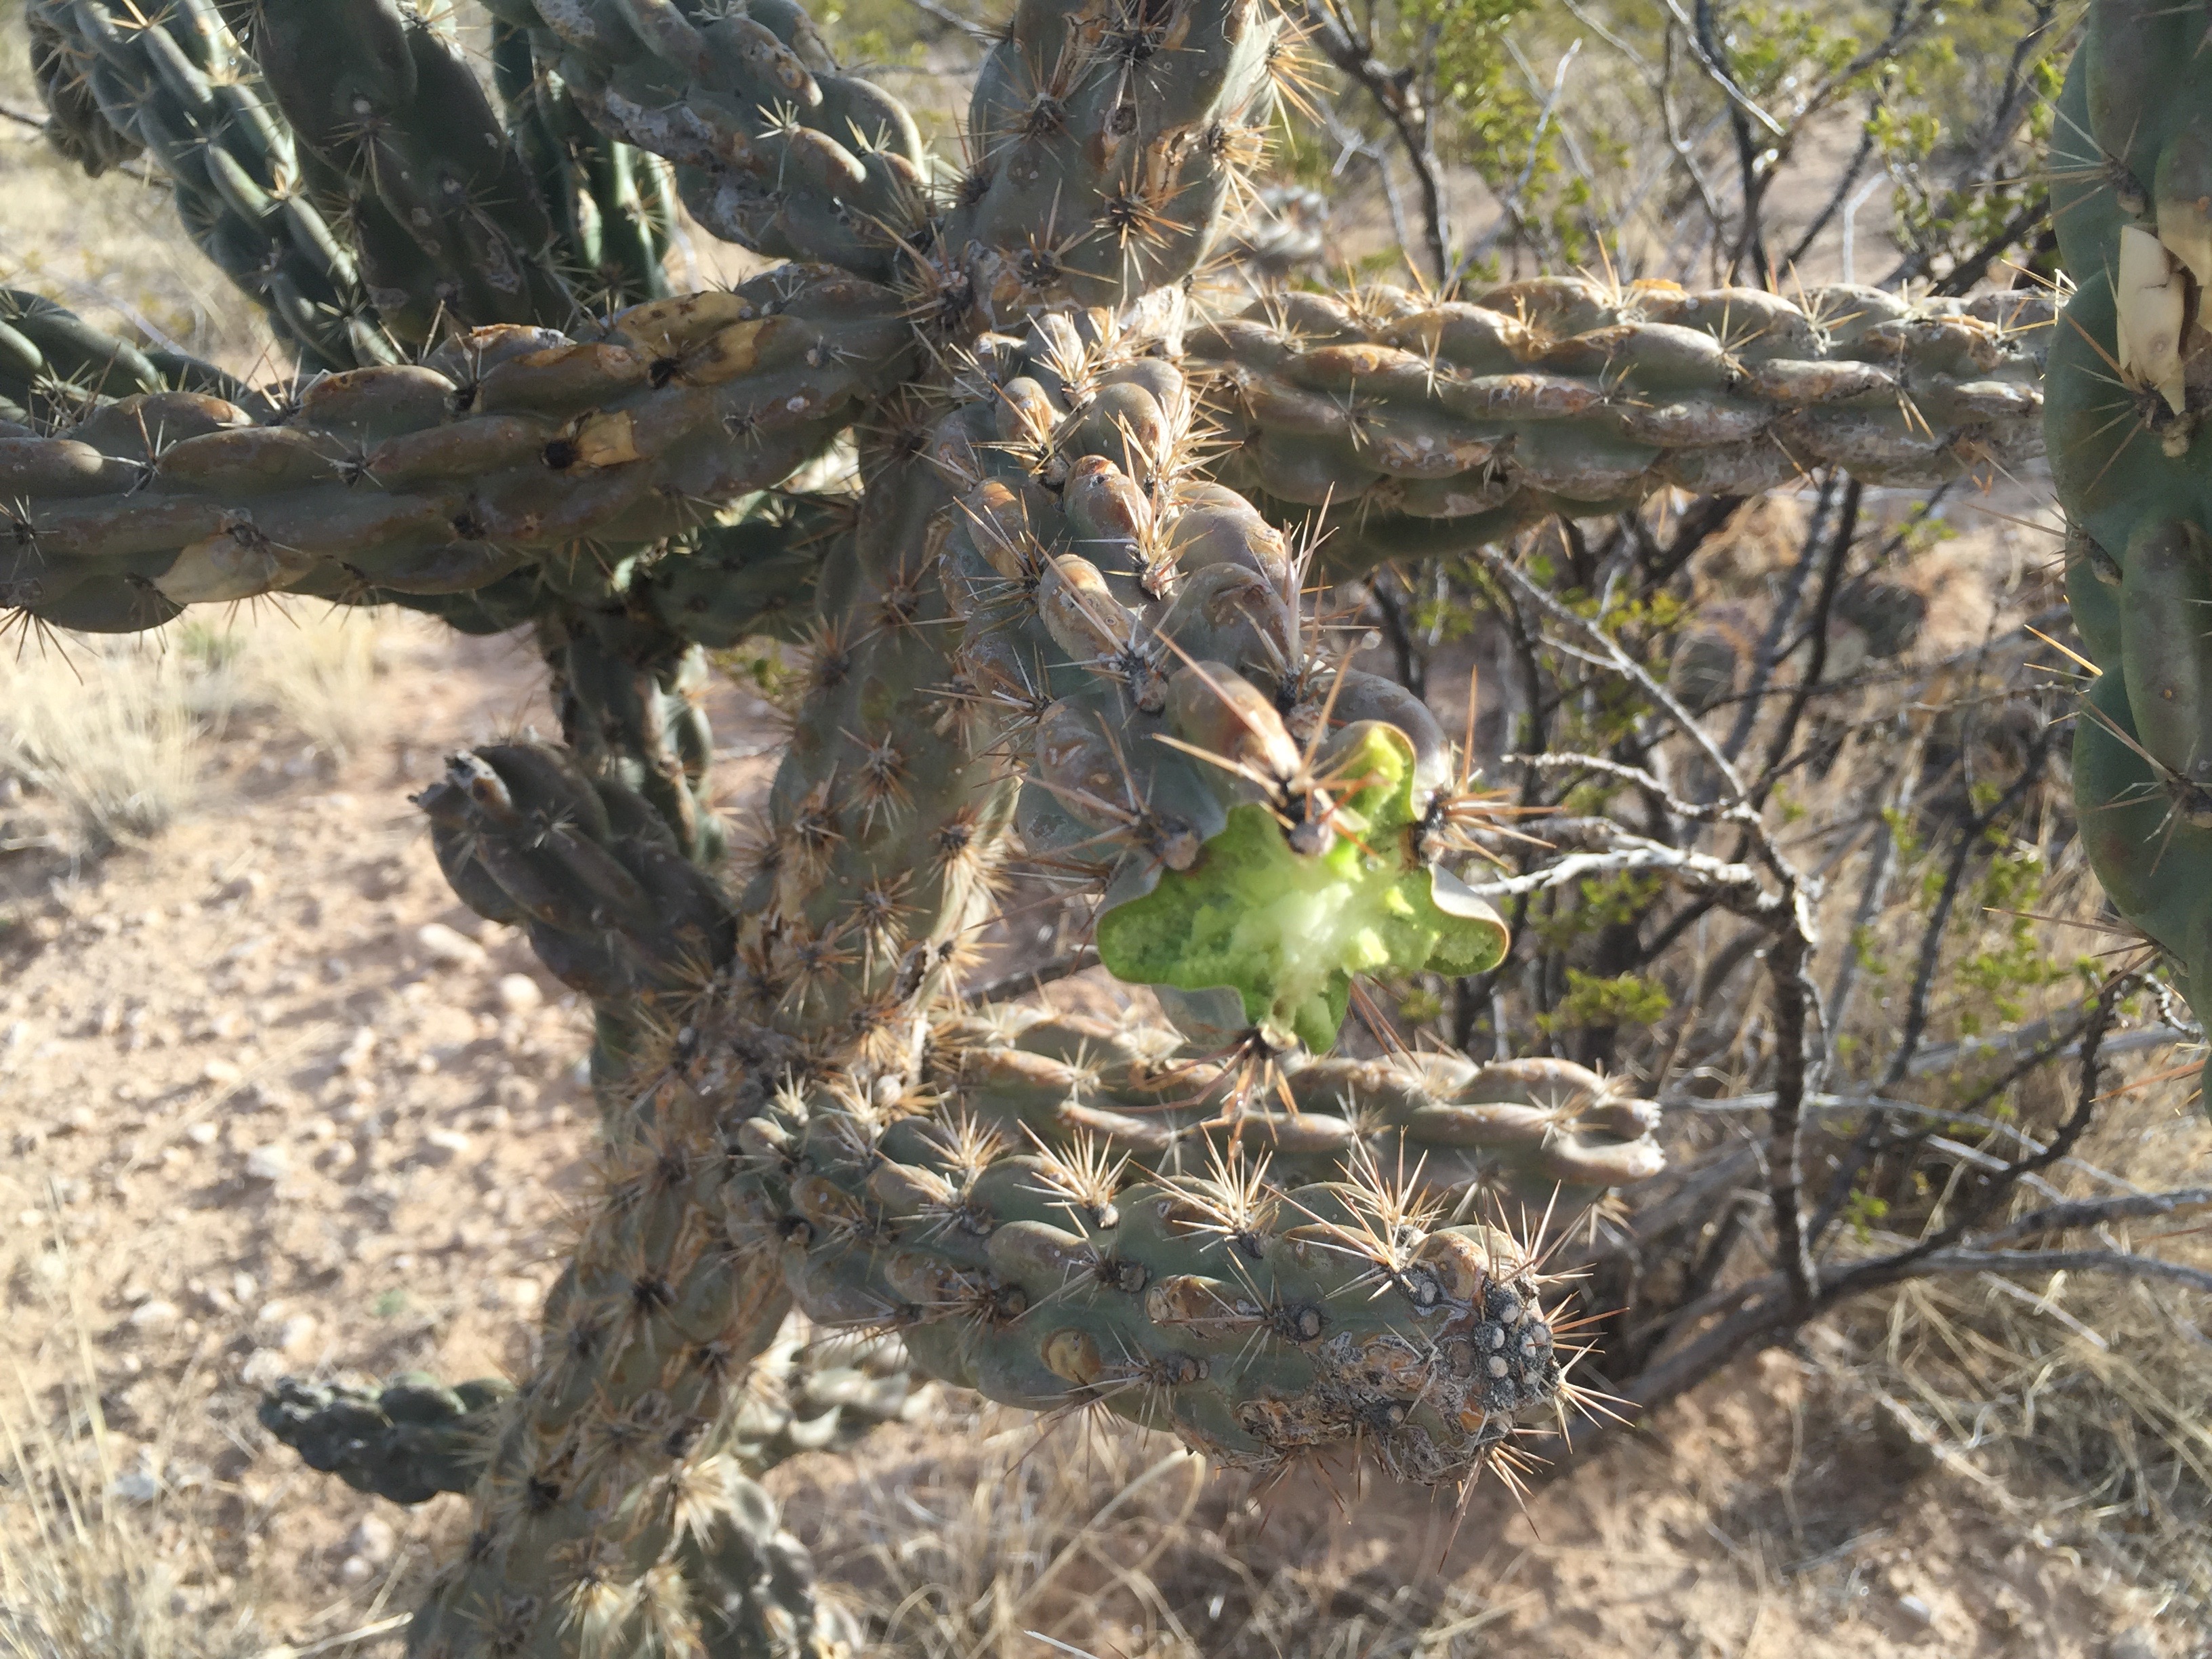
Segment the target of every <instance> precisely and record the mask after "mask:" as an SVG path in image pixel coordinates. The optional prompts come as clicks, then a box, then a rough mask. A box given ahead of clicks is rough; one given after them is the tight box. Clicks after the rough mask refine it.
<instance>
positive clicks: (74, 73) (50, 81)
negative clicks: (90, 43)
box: [24, 4, 141, 179]
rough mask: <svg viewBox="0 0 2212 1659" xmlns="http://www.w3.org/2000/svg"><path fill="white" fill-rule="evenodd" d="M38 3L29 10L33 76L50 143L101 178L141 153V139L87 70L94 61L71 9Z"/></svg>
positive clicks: (90, 172) (27, 24) (26, 21)
mask: <svg viewBox="0 0 2212 1659" xmlns="http://www.w3.org/2000/svg"><path fill="white" fill-rule="evenodd" d="M55 10H56V8H52V7H50V6H47V5H44V4H37V5H33V6H31V7H29V8H27V9H26V11H25V13H24V22H25V24H26V26H27V28H28V30H29V33H30V38H31V39H30V45H31V79H32V81H33V83H34V84H35V85H36V86H37V87H38V89H39V101H40V103H42V104H44V105H45V106H46V142H47V143H50V144H52V146H53V147H54V148H55V149H57V150H58V151H60V152H61V154H62V155H64V156H66V157H67V158H68V159H69V160H70V161H74V162H76V164H77V165H78V166H79V167H82V168H83V169H84V170H85V172H86V173H88V174H90V175H91V176H92V177H93V178H94V179H97V178H99V177H100V174H102V173H109V172H112V171H113V170H114V169H115V168H117V167H121V166H123V165H124V164H125V162H127V161H131V159H133V158H134V157H135V156H137V155H139V154H140V151H141V146H140V144H139V143H138V141H137V139H135V138H133V137H131V135H130V134H129V133H127V132H125V131H121V130H120V129H119V128H118V127H117V126H116V125H115V124H114V123H113V122H112V121H110V120H109V119H108V118H107V116H106V112H104V111H103V110H102V109H101V108H100V99H99V96H98V94H95V93H94V91H93V89H92V79H91V77H90V76H88V74H87V73H86V70H87V68H88V62H89V60H88V58H86V57H85V56H84V54H83V53H82V52H80V51H78V50H77V49H76V46H75V44H74V43H73V42H72V40H70V31H69V28H68V27H67V25H68V24H69V22H70V21H71V20H70V19H69V18H68V17H67V16H66V15H65V14H66V12H67V8H60V9H59V10H60V11H61V12H62V13H63V14H64V15H60V16H55V15H50V14H51V13H52V12H54V11H55Z"/></svg>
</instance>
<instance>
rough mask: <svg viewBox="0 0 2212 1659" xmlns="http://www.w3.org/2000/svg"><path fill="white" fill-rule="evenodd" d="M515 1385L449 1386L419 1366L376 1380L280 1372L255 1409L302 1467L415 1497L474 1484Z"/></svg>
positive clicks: (491, 1381) (361, 1487) (490, 1380)
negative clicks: (366, 1382)
mask: <svg viewBox="0 0 2212 1659" xmlns="http://www.w3.org/2000/svg"><path fill="white" fill-rule="evenodd" d="M513 1392H514V1387H513V1384H512V1383H508V1382H507V1381H505V1380H504V1379H503V1378H500V1377H479V1378H477V1379H476V1380H475V1381H473V1382H468V1383H455V1384H454V1385H453V1387H452V1388H450V1389H448V1388H444V1387H442V1386H441V1385H440V1384H439V1383H438V1382H437V1380H436V1379H435V1377H431V1376H426V1375H424V1374H422V1373H421V1372H419V1371H418V1372H410V1373H409V1374H407V1375H405V1376H398V1377H394V1378H393V1379H392V1382H390V1383H387V1384H386V1386H385V1387H383V1388H382V1389H350V1388H342V1387H330V1386H310V1385H308V1384H306V1383H298V1382H295V1381H294V1380H293V1379H292V1378H290V1377H286V1378H285V1379H284V1380H283V1382H282V1383H279V1384H278V1385H277V1387H276V1390H275V1391H274V1392H273V1393H270V1394H268V1395H264V1396H263V1397H262V1401H261V1405H260V1407H259V1411H258V1416H259V1417H260V1419H261V1426H262V1427H263V1428H264V1429H267V1430H268V1431H269V1432H270V1433H271V1434H273V1435H274V1436H276V1438H277V1439H279V1440H281V1441H283V1443H285V1444H286V1445H288V1446H289V1447H291V1448H292V1449H293V1450H294V1451H296V1452H297V1453H299V1454H300V1459H301V1462H304V1463H305V1464H307V1467H308V1468H311V1469H315V1470H318V1471H319V1472H320V1473H322V1474H335V1475H337V1477H338V1478H339V1479H340V1480H343V1481H344V1482H345V1483H346V1485H348V1486H351V1487H352V1488H354V1490H355V1491H356V1492H372V1493H374V1495H375V1496H377V1497H379V1498H388V1499H390V1500H391V1501H392V1503H395V1504H422V1503H427V1502H428V1501H429V1500H430V1499H431V1498H435V1497H436V1496H437V1495H438V1494H439V1493H440V1492H466V1491H468V1490H469V1489H470V1488H471V1486H475V1485H476V1483H477V1478H478V1477H479V1476H480V1475H482V1474H483V1466H484V1462H485V1460H486V1458H487V1457H488V1456H489V1454H490V1449H491V1440H492V1437H493V1436H494V1434H495V1427H494V1425H495V1424H496V1423H497V1421H498V1416H499V1407H500V1405H501V1402H502V1401H505V1400H506V1399H507V1398H508V1397H509V1396H510V1395H513Z"/></svg>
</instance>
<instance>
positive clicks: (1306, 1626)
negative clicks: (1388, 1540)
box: [806, 1407, 1501, 1659]
mask: <svg viewBox="0 0 2212 1659" xmlns="http://www.w3.org/2000/svg"><path fill="white" fill-rule="evenodd" d="M946 1426H947V1427H949V1428H950V1429H951V1432H942V1431H940V1432H939V1433H938V1434H936V1435H933V1437H932V1438H931V1439H930V1440H929V1441H928V1442H927V1446H926V1450H925V1453H924V1455H922V1456H920V1457H916V1458H911V1459H905V1460H896V1461H890V1462H885V1461H882V1460H879V1459H877V1458H869V1459H868V1460H867V1461H866V1463H865V1464H864V1467H863V1468H861V1470H860V1472H859V1474H858V1475H857V1476H856V1478H855V1479H854V1483H853V1486H852V1487H851V1488H850V1489H848V1490H847V1491H843V1492H837V1493H836V1495H835V1496H834V1497H832V1498H829V1499H828V1500H827V1501H825V1502H823V1504H821V1509H822V1511H823V1514H824V1516H826V1517H827V1519H826V1522H825V1524H826V1525H827V1527H828V1528H829V1530H828V1532H827V1534H825V1535H824V1536H823V1537H822V1538H821V1539H819V1540H818V1541H817V1543H816V1549H817V1564H818V1565H820V1567H821V1568H822V1570H823V1573H824V1575H825V1577H832V1578H834V1579H836V1581H838V1583H839V1585H840V1586H841V1588H842V1589H843V1591H844V1592H845V1593H847V1594H849V1595H854V1596H857V1598H858V1600H859V1602H860V1611H861V1612H862V1613H864V1614H865V1615H866V1617H867V1619H868V1620H869V1622H870V1625H871V1626H872V1628H873V1629H874V1630H875V1631H877V1632H879V1636H878V1644H877V1649H876V1650H877V1652H878V1653H879V1654H880V1655H882V1656H884V1659H889V1656H893V1655H896V1656H901V1659H1039V1656H1041V1655H1044V1654H1068V1655H1075V1656H1087V1659H1103V1656H1107V1655H1113V1656H1116V1659H1201V1656H1205V1659H1247V1656H1249V1659H1261V1656H1267V1659H1401V1656H1404V1659H1413V1656H1420V1659H1443V1656H1448V1655H1462V1654H1466V1655H1472V1654H1474V1653H1478V1652H1480V1651H1482V1649H1481V1648H1480V1646H1479V1645H1476V1644H1474V1638H1475V1637H1476V1635H1477V1633H1478V1632H1480V1631H1482V1630H1483V1629H1485V1628H1486V1626H1490V1625H1491V1624H1492V1623H1493V1622H1495V1621H1496V1620H1497V1619H1498V1617H1500V1616H1501V1610H1500V1609H1498V1608H1496V1607H1492V1606H1491V1605H1490V1604H1489V1602H1488V1601H1486V1598H1485V1597H1484V1596H1483V1595H1481V1594H1480V1592H1479V1590H1477V1589H1475V1588H1474V1587H1473V1586H1471V1585H1469V1584H1468V1583H1459V1584H1455V1585H1451V1586H1449V1587H1447V1586H1441V1585H1437V1584H1433V1583H1429V1584H1425V1583H1422V1582H1420V1581H1421V1579H1422V1575H1421V1574H1420V1573H1419V1571H1411V1570H1408V1571H1400V1572H1396V1573H1384V1574H1381V1575H1377V1574H1376V1573H1374V1572H1372V1571H1365V1572H1361V1571H1352V1569H1351V1567H1350V1566H1349V1565H1346V1564H1345V1563H1342V1562H1336V1563H1332V1562H1330V1561H1329V1560H1328V1559H1327V1558H1326V1555H1325V1553H1324V1554H1323V1555H1322V1557H1320V1558H1318V1559H1317V1558H1316V1554H1315V1553H1314V1552H1313V1551H1312V1550H1311V1549H1310V1547H1309V1546H1310V1544H1311V1542H1312V1537H1311V1530H1312V1529H1311V1527H1310V1522H1312V1521H1313V1520H1314V1519H1315V1518H1316V1517H1314V1516H1310V1515H1306V1516H1301V1515H1299V1514H1298V1513H1297V1510H1298V1509H1299V1507H1300V1502H1299V1500H1297V1499H1291V1500H1289V1501H1286V1502H1285V1503H1284V1504H1281V1505H1279V1506H1278V1505H1276V1504H1273V1503H1272V1502H1271V1501H1270V1495H1269V1494H1267V1493H1264V1492H1255V1490H1254V1488H1253V1486H1252V1483H1251V1482H1250V1481H1249V1480H1246V1479H1244V1478H1243V1477H1240V1476H1237V1475H1231V1474H1221V1473H1220V1472H1218V1471H1216V1470H1213V1469H1212V1468H1211V1467H1210V1466H1209V1465H1208V1463H1207V1462H1206V1460H1205V1459H1204V1458H1202V1457H1200V1456H1198V1455H1195V1454H1194V1453H1191V1452H1189V1451H1187V1450H1185V1449H1182V1447H1181V1446H1180V1445H1179V1444H1178V1443H1176V1442H1175V1441H1174V1440H1173V1439H1171V1438H1170V1437H1166V1436H1164V1435H1158V1434H1153V1433H1149V1432H1146V1431H1142V1430H1139V1429H1135V1428H1133V1427H1131V1426H1130V1425H1127V1424H1125V1423H1122V1422H1120V1421H1119V1420H1118V1419H1097V1420H1094V1421H1091V1422H1086V1423H1083V1424H1080V1425H1078V1424H1067V1423H1063V1424H1061V1425H1059V1426H1058V1428H1057V1429H1056V1430H1055V1431H1054V1432H1051V1433H1048V1434H1047V1435H1045V1436H1043V1437H1042V1438H1041V1437H1040V1436H1039V1433H1038V1429H1037V1425H1036V1422H1035V1420H1034V1419H1030V1418H1029V1417H1027V1416H1026V1415H1024V1413H1018V1412H1006V1411H1000V1410H997V1409H994V1408H988V1407H987V1408H984V1409H983V1410H981V1411H980V1412H975V1413H963V1420H962V1421H960V1422H959V1423H957V1424H956V1425H946ZM806 1507H808V1508H810V1509H811V1508H813V1507H815V1506H814V1505H813V1504H808V1505H807V1506H806Z"/></svg>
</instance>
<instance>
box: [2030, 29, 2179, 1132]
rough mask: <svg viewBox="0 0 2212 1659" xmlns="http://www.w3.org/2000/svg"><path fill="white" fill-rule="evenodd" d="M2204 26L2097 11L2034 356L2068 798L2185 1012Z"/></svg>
mask: <svg viewBox="0 0 2212 1659" xmlns="http://www.w3.org/2000/svg"><path fill="white" fill-rule="evenodd" d="M2208 34H2212V10H2208V9H2207V8H2206V7H2205V6H2203V5H2202V4H2190V5H2180V6H2150V5H2143V4H2136V3H2121V0H2104V3H2100V4H2099V5H2097V6H2095V7H2094V8H2093V9H2092V10H2091V12H2090V18H2089V27H2088V32H2087V36H2086V37H2085V39H2084V40H2083V43H2082V46H2081V51H2080V52H2079V53H2078V54H2077V55H2076V57H2075V60H2074V64H2073V68H2072V70H2071V72H2070V73H2069V75H2068V76H2067V79H2066V88H2065V92H2064V94H2063V97H2062V99H2061V100H2060V103H2059V106H2058V107H2059V114H2060V121H2059V125H2058V129H2057V136H2056V137H2054V139H2053V152H2054V153H2053V156H2052V173H2051V180H2052V182H2051V192H2052V205H2053V209H2054V210H2055V213H2056V216H2057V226H2058V234H2059V238H2060V247H2061V250H2062V252H2063V254H2064V257H2065V263H2066V268H2067V270H2069V272H2070V273H2071V274H2072V276H2073V277H2074V280H2075V292H2074V294H2073V295H2072V297H2071V298H2070V299H2069V301H2068V302H2067V306H2066V310H2065V313H2064V315H2063V317H2062V319H2060V320H2061V326H2060V328H2059V330H2058V332H2057V337H2056V339H2055V341H2054V343H2053V348H2052V358H2051V408H2050V440H2051V470H2052V472H2053V473H2054V475H2055V476H2056V478H2057V484H2058V491H2059V499H2060V501H2061V503H2062V504H2063V507H2065V510H2066V518H2067V526H2068V537H2067V543H2066V562H2067V572H2066V588H2067V595H2068V598H2069V599H2070V601H2071V602H2072V605H2073V608H2074V616H2075V623H2076V625H2077V626H2078V627H2079V629H2080V630H2081V638H2082V640H2083V641H2084V642H2085V643H2086V644H2087V647H2088V651H2089V654H2090V656H2091V657H2093V659H2095V660H2094V662H2093V664H2092V665H2091V666H2093V667H2094V668H2097V669H2100V670H2101V672H2100V673H2099V674H2098V675H2097V677H2096V679H2095V682H2094V684H2093V685H2092V686H2091V687H2090V690H2089V693H2088V696H2087V699H2086V702H2085V703H2084V707H2083V711H2082V712H2083V719H2082V720H2081V724H2080V729H2079V735H2078V736H2077V737H2076V738H2075V748H2074V789H2075V797H2076V799H2077V801H2078V803H2079V806H2080V811H2081V827H2082V837H2083V841H2084V842H2085V844H2086V845H2087V848H2088V851H2089V854H2090V858H2091V860H2092V861H2093V864H2094V866H2095V868H2096V872H2097V876H2098V878H2099V879H2100V881H2101V882H2103V884H2104V885H2105V890H2106V893H2107V894H2108V895H2110V896H2111V898H2112V902H2113V904H2114V905H2115V907H2117V908H2118V909H2119V911H2120V912H2121V913H2122V914H2123V915H2125V916H2126V917H2127V919H2128V920H2129V921H2131V922H2133V923H2134V924H2135V925H2136V927H2139V928H2141V929H2142V932H2143V933H2145V934H2146V935H2148V937H2149V938H2150V939H2152V940H2154V942H2155V943H2157V944H2158V945H2161V946H2162V947H2164V948H2165V949H2166V951H2170V952H2171V953H2172V955H2173V956H2174V957H2177V958H2178V959H2179V962H2180V963H2181V966H2182V969H2183V981H2182V983H2183V986H2184V987H2185V990H2186V992H2187V994H2188V995H2189V997H2190V1000H2191V1002H2192V1003H2193V1004H2195V1006H2197V1009H2198V1010H2199V1011H2200V1012H2201V1011H2202V1010H2203V1008H2205V1007H2206V1006H2208V1003H2207V998H2208V997H2212V907H2208V905H2207V904H2206V902H2205V898H2204V894H2205V888H2204V884H2203V878H2202V875H2203V872H2204V871H2205V870H2206V869H2207V868H2208V867H2212V866H2208V862H2207V861H2208V860H2212V793H2207V785H2208V784H2212V701H2208V699H2212V678H2208V669H2212V659H2208V656H2207V643H2206V642H2207V640H2208V637H2212V635H2208V633H2207V626H2208V613H2207V609H2206V608H2207V606H2208V605H2212V519H2208V517H2207V506H2206V501H2207V497H2206V489H2205V485H2206V479H2207V477H2208V473H2207V468H2206V462H2205V455H2206V452H2205V451H2203V450H2201V449H2198V448H2197V436H2198V427H2199V425H2200V423H2201V422H2202V420H2203V414H2204V410H2205V406H2206V401H2207V398H2208V393H2207V392H2206V390H2205V388H2206V386H2207V383H2208V378H2212V338H2208V336H2207V334H2206V331H2205V328H2204V323H2203V317H2202V315H2201V314H2200V313H2201V307H2202V300H2203V290H2204V286H2205V284H2206V283H2212V132H2208V130H2207V128H2206V126H2205V125H2204V122H2203V117H2202V114H2201V111H2202V107H2203V96H2204V88H2205V86H2206V84H2207V82H2206V80H2205V76H2206V75H2207V73H2208V70H2207V68H2206V65H2205V61H2204V58H2205V53H2204V47H2205V42H2206V40H2207V39H2208ZM2207 1100H2208V1103H2212V1095H2209V1096H2208V1097H2207Z"/></svg>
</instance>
